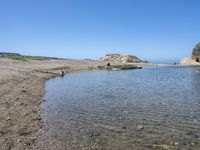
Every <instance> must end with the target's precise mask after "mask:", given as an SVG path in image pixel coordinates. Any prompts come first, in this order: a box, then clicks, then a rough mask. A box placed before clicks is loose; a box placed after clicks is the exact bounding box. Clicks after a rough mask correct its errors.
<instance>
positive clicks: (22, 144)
mask: <svg viewBox="0 0 200 150" xmlns="http://www.w3.org/2000/svg"><path fill="white" fill-rule="evenodd" d="M106 64H107V62H102V61H93V60H51V59H50V60H28V61H21V60H12V59H7V58H0V86H1V90H0V106H1V107H0V119H1V120H2V121H1V122H0V145H1V149H2V150H7V149H32V147H33V146H34V143H35V142H36V140H37V136H38V134H39V132H38V131H39V130H40V129H41V128H42V127H43V120H42V116H41V115H42V114H41V111H42V110H41V103H42V98H43V96H44V94H45V83H46V81H47V80H49V79H52V78H55V77H57V76H60V70H64V71H65V74H68V73H74V72H80V71H81V72H82V71H93V70H98V69H96V68H97V67H98V66H99V65H106ZM111 64H114V65H119V64H121V63H116V62H111ZM133 64H134V65H136V66H141V67H159V65H156V64H147V63H145V64H144V63H133ZM176 66H179V65H176ZM90 68H93V69H90Z"/></svg>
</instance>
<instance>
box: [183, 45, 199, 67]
mask: <svg viewBox="0 0 200 150" xmlns="http://www.w3.org/2000/svg"><path fill="white" fill-rule="evenodd" d="M180 64H182V65H200V43H198V44H197V45H196V46H195V47H194V48H193V50H192V54H191V56H190V57H188V58H183V59H182V60H181V62H180Z"/></svg>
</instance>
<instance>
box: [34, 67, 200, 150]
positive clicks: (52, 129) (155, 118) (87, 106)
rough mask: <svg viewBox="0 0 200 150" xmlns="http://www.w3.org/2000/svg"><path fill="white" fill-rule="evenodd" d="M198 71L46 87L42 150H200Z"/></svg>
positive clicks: (126, 74) (123, 74) (75, 76)
mask: <svg viewBox="0 0 200 150" xmlns="http://www.w3.org/2000/svg"><path fill="white" fill-rule="evenodd" d="M198 69H199V68H195V67H159V68H157V69H156V68H144V69H141V70H129V71H95V72H82V73H71V74H68V75H66V76H65V77H63V78H62V77H57V78H55V79H51V80H49V81H47V83H46V94H45V97H44V100H45V102H43V104H42V108H43V119H44V127H43V129H42V133H41V136H40V137H39V139H38V142H37V148H38V149H39V148H41V149H66V150H79V149H80V150H90V149H91V150H92V149H98V150H99V149H102V150H112V149H114V150H118V149H119V150H132V149H139V150H140V149H144V150H146V149H172V150H173V149H181V150H182V149H183V150H184V149H187V150H188V149H195V150H196V149H200V72H199V71H198Z"/></svg>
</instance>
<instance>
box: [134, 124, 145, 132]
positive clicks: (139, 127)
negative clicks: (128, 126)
mask: <svg viewBox="0 0 200 150" xmlns="http://www.w3.org/2000/svg"><path fill="white" fill-rule="evenodd" d="M143 129H144V127H143V126H141V125H138V126H137V129H136V130H137V131H142V130H143Z"/></svg>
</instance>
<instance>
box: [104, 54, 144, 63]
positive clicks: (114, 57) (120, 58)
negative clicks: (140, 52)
mask: <svg viewBox="0 0 200 150" xmlns="http://www.w3.org/2000/svg"><path fill="white" fill-rule="evenodd" d="M100 60H101V61H117V62H121V63H128V62H130V63H142V62H144V61H142V60H141V59H139V58H138V57H136V56H132V55H121V54H107V55H106V56H104V57H102V58H101V59H100Z"/></svg>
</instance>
